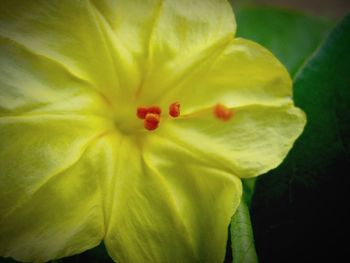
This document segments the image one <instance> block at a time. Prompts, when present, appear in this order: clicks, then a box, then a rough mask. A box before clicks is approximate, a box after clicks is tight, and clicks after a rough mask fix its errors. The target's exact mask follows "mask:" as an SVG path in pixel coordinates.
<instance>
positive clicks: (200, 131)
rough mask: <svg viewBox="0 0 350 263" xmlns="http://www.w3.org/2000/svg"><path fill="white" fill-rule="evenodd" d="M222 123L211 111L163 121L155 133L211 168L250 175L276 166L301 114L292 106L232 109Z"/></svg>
mask: <svg viewBox="0 0 350 263" xmlns="http://www.w3.org/2000/svg"><path fill="white" fill-rule="evenodd" d="M233 111H234V116H233V117H232V119H231V120H230V121H227V122H223V121H221V120H219V119H217V118H215V117H214V115H213V113H212V112H211V111H207V112H203V113H202V114H201V115H200V116H196V117H188V118H186V117H184V118H182V119H177V120H175V121H173V122H168V123H163V124H164V125H163V127H162V128H160V129H159V131H158V134H159V135H160V136H162V137H165V138H169V140H173V141H174V142H176V143H178V144H179V145H181V146H183V147H184V148H187V149H188V150H190V151H192V152H193V154H195V155H197V156H198V157H200V158H202V159H203V160H206V161H207V162H208V164H210V165H212V166H213V167H216V168H219V169H223V170H226V171H228V172H231V173H234V174H235V175H237V176H239V177H241V178H247V177H254V176H257V175H260V174H263V173H265V172H267V171H268V170H270V169H273V168H275V167H276V166H278V165H279V164H280V163H281V162H282V161H283V159H284V158H285V156H286V155H287V153H288V151H289V150H290V149H291V147H292V145H293V144H294V142H295V140H296V139H297V138H298V137H299V135H300V134H301V132H302V131H303V128H304V126H305V122H306V118H305V115H304V113H303V112H302V111H301V110H299V109H298V108H295V107H293V106H284V107H272V106H259V105H254V106H245V107H238V108H233Z"/></svg>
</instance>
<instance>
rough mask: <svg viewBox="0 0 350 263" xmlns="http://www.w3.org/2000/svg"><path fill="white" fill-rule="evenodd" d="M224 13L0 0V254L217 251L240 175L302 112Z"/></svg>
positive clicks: (172, 5)
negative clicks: (236, 35)
mask: <svg viewBox="0 0 350 263" xmlns="http://www.w3.org/2000/svg"><path fill="white" fill-rule="evenodd" d="M235 27H236V24H235V20H234V16H233V14H232V10H231V9H230V6H229V4H228V3H227V2H226V1H224V0H163V1H161V0H91V1H88V0H74V1H73V0H50V1H47V0H33V1H28V0H1V9H0V41H1V47H0V200H1V202H0V255H1V256H6V257H7V256H10V257H13V258H15V259H17V260H21V261H36V262H42V261H47V260H50V259H54V258H60V257H65V256H69V255H72V254H76V253H80V252H82V251H84V250H86V249H89V248H92V247H94V246H96V245H98V244H99V243H100V242H101V240H103V241H104V242H105V245H106V248H107V250H108V252H109V254H110V255H111V257H112V258H113V259H114V260H116V261H118V262H122V263H123V262H126V263H129V262H136V263H137V262H222V261H223V258H224V253H225V245H226V240H227V227H228V225H229V222H230V218H231V216H232V215H233V213H234V212H235V210H236V208H237V206H238V204H239V202H240V198H241V195H242V187H241V178H248V177H254V176H257V175H259V174H262V173H265V172H266V171H268V170H270V169H272V168H274V167H276V166H277V165H279V164H280V163H281V161H282V160H283V158H284V157H285V156H286V154H287V152H288V151H289V150H290V148H291V147H292V144H293V143H294V141H295V140H296V138H297V137H298V136H299V135H300V133H301V132H302V130H303V127H304V125H305V116H304V114H303V112H302V111H300V110H299V109H297V108H295V107H294V105H293V101H292V98H291V97H292V88H291V86H292V84H291V80H290V77H289V75H288V73H287V72H286V70H285V68H284V67H283V66H282V65H281V64H280V63H279V62H278V61H277V60H276V58H274V57H273V55H272V54H271V53H269V52H268V51H267V50H265V49H264V48H262V47H261V46H259V45H257V44H255V43H252V42H250V41H248V40H245V39H239V38H234V32H235ZM149 107H153V110H155V112H152V110H150V111H149ZM169 107H170V109H169ZM159 109H161V110H162V113H161V114H160V113H159V112H158V113H157V111H158V110H159ZM137 110H139V111H140V112H139V116H137V115H136V111H137ZM169 110H170V115H169V113H168V111H169ZM142 111H143V113H142ZM142 114H144V116H142ZM138 117H139V118H138Z"/></svg>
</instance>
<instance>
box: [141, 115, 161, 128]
mask: <svg viewBox="0 0 350 263" xmlns="http://www.w3.org/2000/svg"><path fill="white" fill-rule="evenodd" d="M159 121H160V116H159V114H155V113H147V114H146V117H145V120H144V123H143V126H144V127H145V128H146V129H147V130H149V131H153V130H155V129H157V128H158V125H159Z"/></svg>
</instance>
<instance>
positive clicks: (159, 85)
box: [93, 0, 236, 103]
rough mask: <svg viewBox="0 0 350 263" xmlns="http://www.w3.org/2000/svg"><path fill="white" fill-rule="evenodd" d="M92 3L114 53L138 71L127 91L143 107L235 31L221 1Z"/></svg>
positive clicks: (97, 0)
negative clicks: (131, 88) (130, 61)
mask: <svg viewBox="0 0 350 263" xmlns="http://www.w3.org/2000/svg"><path fill="white" fill-rule="evenodd" d="M93 3H94V4H95V6H96V7H97V9H98V10H99V12H100V13H101V14H102V16H103V17H104V18H105V20H106V21H107V24H109V26H110V29H111V30H112V31H113V34H114V35H115V38H116V39H117V40H116V41H114V43H116V45H118V46H119V49H120V48H121V47H125V48H126V50H128V51H129V52H130V53H131V54H132V56H133V57H134V59H135V61H136V63H137V64H138V65H139V67H140V71H139V73H138V74H136V73H135V74H136V75H137V76H140V74H141V76H142V78H141V79H139V81H140V82H139V83H134V85H133V86H134V91H135V93H136V95H137V97H138V99H140V101H142V102H143V103H151V102H152V100H153V99H154V98H155V97H156V96H158V95H160V94H162V92H164V90H166V89H167V88H169V85H170V84H171V83H173V82H174V81H176V80H177V79H178V78H180V77H181V76H183V75H184V74H185V73H186V71H187V70H188V68H189V67H194V65H196V64H197V63H200V62H201V59H202V57H203V53H205V54H207V53H211V52H213V51H216V50H217V49H218V46H221V45H222V44H223V43H225V42H227V40H228V39H231V38H233V36H234V32H235V27H236V24H235V20H234V16H233V12H232V8H231V6H230V5H229V3H228V1H226V0H195V1H188V0H177V1H173V0H147V1H129V0H112V1H107V0H102V1H100V0H95V1H93ZM118 41H119V42H120V43H119V42H118ZM116 52H118V51H116ZM119 52H120V50H119ZM118 56H120V54H119V55H118ZM129 83H130V82H129Z"/></svg>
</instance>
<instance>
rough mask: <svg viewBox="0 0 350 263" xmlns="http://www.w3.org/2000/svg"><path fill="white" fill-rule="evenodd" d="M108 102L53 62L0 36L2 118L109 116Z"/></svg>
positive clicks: (0, 109)
mask: <svg viewBox="0 0 350 263" xmlns="http://www.w3.org/2000/svg"><path fill="white" fill-rule="evenodd" d="M108 112H109V108H108V102H107V101H106V100H105V98H104V97H103V95H102V94H101V93H99V92H97V91H96V90H95V89H94V88H93V87H92V86H91V85H90V84H89V83H87V82H85V81H82V80H81V79H79V78H77V77H75V76H73V75H72V74H70V72H69V71H67V70H65V69H64V68H62V67H61V66H60V65H57V63H55V62H54V61H52V60H50V59H48V58H45V57H43V56H39V55H37V54H34V53H32V52H30V51H29V50H28V49H26V48H24V47H23V46H21V45H18V44H16V43H14V42H13V41H11V40H8V39H4V38H1V37H0V116H3V115H23V114H28V113H31V114H34V113H36V114H38V113H41V114H43V113H45V114H48V113H50V114H53V113H69V114H78V113H81V114H85V115H86V114H89V115H101V116H102V115H106V114H108Z"/></svg>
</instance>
